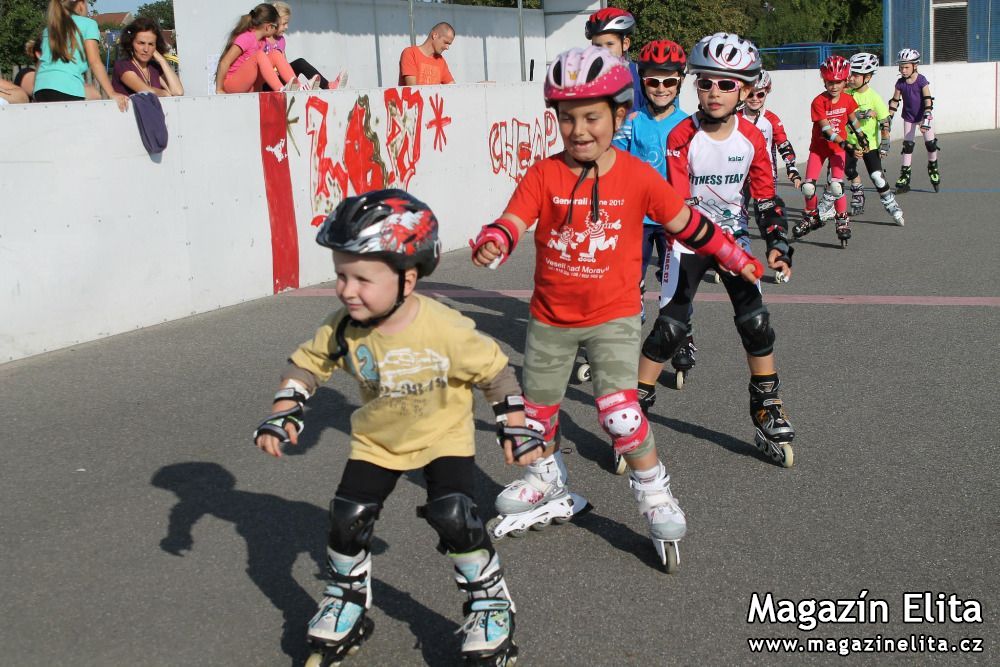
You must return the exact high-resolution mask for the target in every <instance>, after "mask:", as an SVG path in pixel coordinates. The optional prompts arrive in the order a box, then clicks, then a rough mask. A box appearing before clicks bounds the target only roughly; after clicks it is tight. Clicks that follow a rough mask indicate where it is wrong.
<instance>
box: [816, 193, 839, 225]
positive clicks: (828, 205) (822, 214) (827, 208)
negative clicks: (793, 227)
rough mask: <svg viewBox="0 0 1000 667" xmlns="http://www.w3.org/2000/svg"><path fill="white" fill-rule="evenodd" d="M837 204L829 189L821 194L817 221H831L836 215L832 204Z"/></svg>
mask: <svg viewBox="0 0 1000 667" xmlns="http://www.w3.org/2000/svg"><path fill="white" fill-rule="evenodd" d="M836 202H837V198H836V197H834V196H833V194H832V193H831V192H830V190H829V188H828V189H827V190H825V191H824V192H823V198H822V199H820V201H819V219H820V220H823V221H824V222H826V221H827V220H833V216H835V215H836V214H837V211H836V209H835V208H834V204H835V203H836Z"/></svg>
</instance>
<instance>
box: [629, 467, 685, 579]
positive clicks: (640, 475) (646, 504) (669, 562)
mask: <svg viewBox="0 0 1000 667" xmlns="http://www.w3.org/2000/svg"><path fill="white" fill-rule="evenodd" d="M628 481H629V486H631V487H632V492H633V493H634V494H635V499H636V501H638V503H639V511H640V512H642V513H643V515H644V516H645V517H646V520H647V521H649V536H650V539H652V540H653V547H654V548H655V549H656V554H657V556H659V557H660V562H661V563H662V564H663V567H664V569H665V570H666V571H667V573H668V574H673V573H674V572H676V571H677V566H678V565H679V564H680V562H681V554H680V549H679V547H678V544H679V542H680V540H681V538H682V537H684V534H685V533H687V520H686V519H685V518H684V512H683V510H681V508H680V506H679V505H678V504H677V499H676V498H674V496H673V494H672V493H671V492H670V475H668V474H667V469H666V468H665V467H664V465H663V463H661V462H660V461H657V462H656V467H655V468H652V469H650V470H645V471H641V472H638V471H635V470H633V471H631V472H630V473H629V478H628Z"/></svg>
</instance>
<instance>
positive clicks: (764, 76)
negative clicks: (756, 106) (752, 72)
mask: <svg viewBox="0 0 1000 667" xmlns="http://www.w3.org/2000/svg"><path fill="white" fill-rule="evenodd" d="M753 89H754V90H764V91H767V92H771V75H770V74H769V73H768V71H767V70H766V69H762V70H761V71H760V78H759V79H757V83H755V84H753Z"/></svg>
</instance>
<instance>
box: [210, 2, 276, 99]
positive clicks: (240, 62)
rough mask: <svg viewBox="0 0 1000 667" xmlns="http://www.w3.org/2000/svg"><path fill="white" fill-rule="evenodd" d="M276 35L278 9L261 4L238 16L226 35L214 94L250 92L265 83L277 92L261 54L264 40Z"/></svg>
mask: <svg viewBox="0 0 1000 667" xmlns="http://www.w3.org/2000/svg"><path fill="white" fill-rule="evenodd" d="M277 32H278V10H277V9H275V8H274V5H271V4H268V3H261V4H259V5H257V6H256V7H254V8H253V9H251V10H250V11H249V12H248V13H247V14H244V15H243V16H241V17H240V20H239V21H238V22H237V23H236V27H235V28H233V31H232V33H230V35H229V41H228V42H226V48H225V49H224V50H223V52H222V58H220V59H219V67H218V69H217V70H216V72H215V92H216V93H219V94H222V93H249V92H252V91H260V90H262V89H263V87H264V84H265V83H266V84H267V85H268V86H270V87H271V90H280V89H281V81H280V80H279V79H278V75H277V74H275V72H274V66H273V65H272V64H271V61H270V60H268V58H267V54H266V53H265V52H264V47H265V45H266V40H267V39H268V38H270V37H273V36H274V35H275V34H276V33H277Z"/></svg>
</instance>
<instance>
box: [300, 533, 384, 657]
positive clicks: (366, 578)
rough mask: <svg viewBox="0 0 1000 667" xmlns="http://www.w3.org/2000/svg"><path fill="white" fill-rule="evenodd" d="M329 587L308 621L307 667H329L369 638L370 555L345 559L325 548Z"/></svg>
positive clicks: (372, 624)
mask: <svg viewBox="0 0 1000 667" xmlns="http://www.w3.org/2000/svg"><path fill="white" fill-rule="evenodd" d="M327 558H328V565H329V576H330V584H329V585H328V586H327V587H326V590H325V591H324V592H323V596H324V597H323V600H322V601H321V602H320V603H319V610H318V611H317V612H316V615H315V616H313V617H312V620H310V621H309V629H308V630H307V632H306V636H307V638H308V640H309V644H310V645H311V646H312V648H313V653H312V654H311V655H310V656H309V659H308V660H306V667H331V666H332V665H339V664H340V663H341V662H342V661H343V660H344V658H346V657H347V656H349V655H353V654H355V653H357V652H358V649H360V648H361V644H362V643H364V641H365V640H367V639H368V637H369V636H371V634H372V631H373V630H374V629H375V624H374V622H372V620H371V619H370V618H368V616H367V615H366V612H367V611H368V609H369V608H370V607H371V603H372V594H371V571H372V557H371V553H369V552H367V551H362V552H361V553H359V554H358V555H356V556H345V555H343V554H339V553H337V552H336V551H333V550H332V549H329V548H327Z"/></svg>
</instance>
